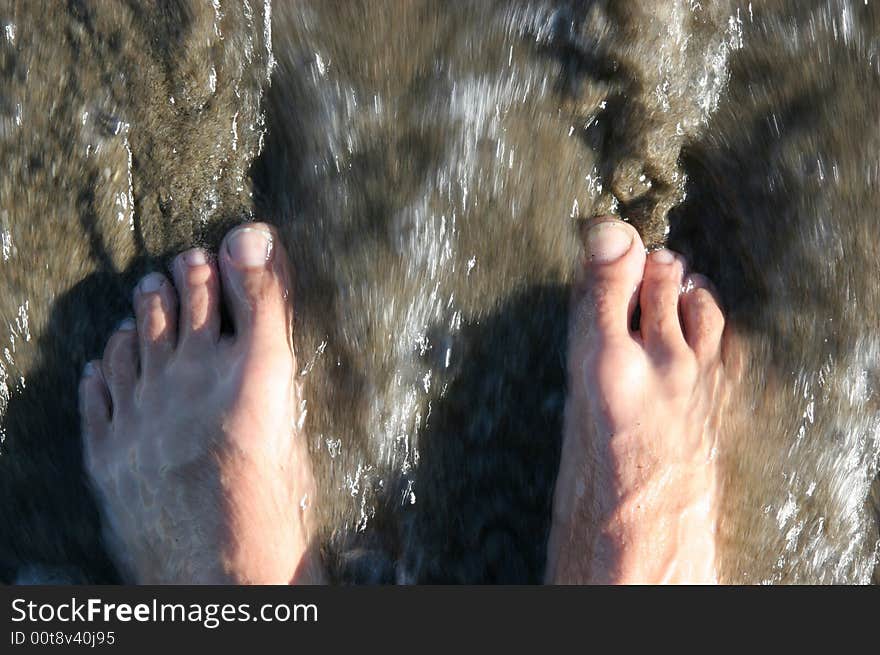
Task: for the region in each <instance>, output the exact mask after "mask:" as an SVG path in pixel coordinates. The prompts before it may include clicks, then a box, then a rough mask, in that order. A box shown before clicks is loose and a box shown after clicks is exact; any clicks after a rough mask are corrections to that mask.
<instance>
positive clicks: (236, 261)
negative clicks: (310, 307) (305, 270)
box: [220, 223, 290, 338]
mask: <svg viewBox="0 0 880 655" xmlns="http://www.w3.org/2000/svg"><path fill="white" fill-rule="evenodd" d="M286 259H287V258H286V256H285V255H284V252H283V250H282V246H281V243H280V241H279V239H278V236H277V233H276V232H275V230H274V229H273V228H272V227H270V226H269V225H266V224H265V223H247V224H245V225H242V226H240V227H237V228H236V229H234V230H233V231H232V232H230V233H229V234H227V235H226V238H225V239H224V242H223V244H222V245H221V246H220V271H221V275H222V280H223V295H224V297H225V299H226V302H227V303H228V307H229V312H230V314H231V315H232V322H233V324H234V327H235V333H236V338H239V337H242V336H245V335H249V334H254V333H260V332H262V333H272V334H273V335H274V334H275V333H277V332H279V331H282V330H288V337H287V338H289V329H288V326H289V321H290V316H289V315H290V305H289V295H290V291H289V290H290V283H289V276H288V274H287V269H286Z"/></svg>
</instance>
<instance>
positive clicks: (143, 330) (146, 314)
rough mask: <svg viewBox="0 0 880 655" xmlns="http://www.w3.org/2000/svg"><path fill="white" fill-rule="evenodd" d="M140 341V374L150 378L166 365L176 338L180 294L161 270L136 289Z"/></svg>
mask: <svg viewBox="0 0 880 655" xmlns="http://www.w3.org/2000/svg"><path fill="white" fill-rule="evenodd" d="M134 312H135V316H136V318H137V331H138V338H139V341H140V363H141V374H142V375H143V376H144V377H146V378H150V377H152V376H153V375H155V374H156V373H157V372H158V371H159V370H161V369H162V368H164V366H165V364H166V363H167V361H168V359H169V358H170V357H171V354H172V353H173V352H174V347H175V345H176V341H177V294H176V293H175V291H174V288H173V287H172V286H171V283H170V282H169V281H168V280H167V279H166V278H165V276H164V275H161V274H160V273H150V274H149V275H147V276H146V277H144V278H143V279H142V280H141V281H140V283H139V284H138V285H137V287H136V288H135V291H134Z"/></svg>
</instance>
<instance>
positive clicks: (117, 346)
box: [101, 318, 138, 416]
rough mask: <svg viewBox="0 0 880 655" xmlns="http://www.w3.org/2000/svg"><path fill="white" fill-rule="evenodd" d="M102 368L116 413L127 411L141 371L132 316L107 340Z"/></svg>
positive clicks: (113, 411)
mask: <svg viewBox="0 0 880 655" xmlns="http://www.w3.org/2000/svg"><path fill="white" fill-rule="evenodd" d="M101 371H102V373H103V377H104V380H105V382H106V383H107V389H108V390H109V391H110V400H111V407H112V413H113V415H114V416H115V415H117V414H119V413H120V412H125V411H126V410H127V409H128V408H129V407H130V406H131V403H132V401H133V399H134V387H135V384H136V382H137V371H138V352H137V329H136V326H135V322H134V320H133V319H130V318H127V319H125V320H124V321H122V323H120V324H119V327H118V328H117V329H116V332H114V333H113V335H112V336H111V337H110V339H109V341H107V347H106V348H105V349H104V359H103V361H102V362H101Z"/></svg>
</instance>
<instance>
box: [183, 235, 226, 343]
mask: <svg viewBox="0 0 880 655" xmlns="http://www.w3.org/2000/svg"><path fill="white" fill-rule="evenodd" d="M173 268H174V282H175V286H176V287H177V289H178V291H179V293H180V309H179V312H180V332H179V335H178V349H185V348H188V347H190V346H196V347H198V346H200V345H210V344H214V343H216V342H217V338H218V336H219V335H220V279H219V277H218V273H217V268H216V266H215V265H214V263H213V262H212V261H210V259H209V257H208V255H207V253H206V252H205V251H204V250H202V249H201V248H193V249H192V250H188V251H187V252H184V253H182V254H181V255H179V256H178V257H177V259H176V260H175V262H174V267H173Z"/></svg>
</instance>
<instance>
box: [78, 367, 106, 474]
mask: <svg viewBox="0 0 880 655" xmlns="http://www.w3.org/2000/svg"><path fill="white" fill-rule="evenodd" d="M79 414H80V420H81V422H82V435H83V442H84V444H83V445H84V451H85V454H86V459H87V460H90V459H91V455H92V453H93V452H94V447H95V446H96V445H97V444H99V443H101V442H103V441H104V440H105V439H106V438H107V435H108V433H109V430H110V392H109V391H108V390H107V385H106V384H105V383H104V377H103V375H102V374H101V362H98V361H95V362H89V363H88V364H86V367H85V369H84V370H83V374H82V377H81V378H80V381H79Z"/></svg>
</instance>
